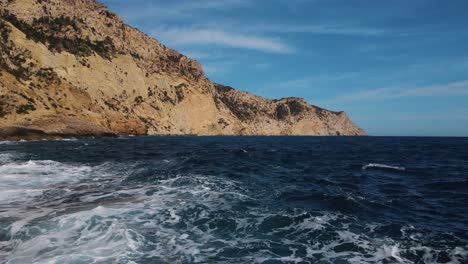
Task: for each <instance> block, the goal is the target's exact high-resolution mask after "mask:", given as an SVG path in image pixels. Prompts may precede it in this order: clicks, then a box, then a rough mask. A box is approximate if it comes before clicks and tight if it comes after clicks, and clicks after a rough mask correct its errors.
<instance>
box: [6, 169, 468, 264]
mask: <svg viewBox="0 0 468 264" xmlns="http://www.w3.org/2000/svg"><path fill="white" fill-rule="evenodd" d="M52 164H53V163H52ZM56 165H57V164H56ZM110 167H111V166H108V167H107V168H110ZM99 186H100V184H99V183H96V185H95V186H94V187H93V188H99ZM101 193H102V192H101ZM112 198H113V199H112ZM255 200H256V198H255V197H254V196H252V195H251V194H250V193H249V192H248V190H247V189H245V188H244V186H243V185H242V183H241V182H238V181H235V180H229V179H226V178H217V177H213V176H203V175H190V174H188V175H178V176H176V177H172V178H169V179H162V180H159V181H158V182H157V183H155V184H151V185H144V186H142V185H137V186H133V187H132V188H129V189H124V190H115V191H113V192H106V193H105V194H101V195H97V194H96V193H92V194H86V193H84V194H83V195H82V196H81V197H80V199H79V202H80V203H82V204H83V209H81V210H76V209H75V210H71V211H70V212H69V213H61V214H45V213H44V212H43V209H41V210H40V212H37V213H36V214H35V212H34V211H30V215H35V218H32V219H31V218H30V219H28V221H27V222H25V221H24V220H22V221H18V222H15V223H14V224H13V226H14V228H12V229H14V230H15V231H16V232H15V233H12V234H11V235H12V240H13V241H16V242H15V243H16V244H15V246H14V250H13V251H12V252H11V253H10V254H9V255H8V257H7V263H8V264H14V263H32V262H34V263H70V262H74V261H79V262H102V263H107V262H115V263H131V262H132V261H133V262H135V263H138V261H139V260H143V259H144V260H145V261H148V262H157V263H189V262H190V263H206V262H210V261H213V260H216V262H218V263H265V262H266V263H270V262H275V261H276V262H284V263H300V262H306V263H307V262H317V261H321V262H324V263H334V262H340V261H341V262H344V263H379V262H399V263H412V262H413V261H412V260H413V259H414V258H416V257H417V256H419V255H421V254H424V256H425V259H426V260H428V261H432V262H434V263H436V262H437V259H438V258H439V257H440V254H442V252H445V253H446V256H447V258H448V259H450V260H452V261H453V263H457V261H459V260H461V259H464V258H466V252H467V249H466V248H462V247H456V248H453V249H450V250H448V251H447V250H445V251H444V250H439V249H434V248H431V247H428V246H421V245H422V242H421V241H416V242H417V243H414V242H415V241H414V239H417V238H419V237H424V235H423V234H420V235H416V234H415V232H413V231H411V230H409V231H408V230H404V231H405V232H402V233H403V234H404V236H407V238H404V239H403V240H400V241H397V240H394V239H392V238H389V237H384V236H381V235H379V233H378V231H376V230H379V229H380V228H379V227H378V226H379V225H378V224H374V226H369V224H368V223H366V224H363V225H364V226H363V227H361V231H358V230H356V226H357V225H360V223H359V221H358V219H356V218H354V217H349V216H346V215H343V214H338V213H331V212H316V213H311V212H304V211H302V210H298V209H297V210H294V211H285V210H282V209H280V208H278V210H276V212H273V211H272V210H270V209H268V208H261V207H256V206H252V205H251V202H253V201H255ZM104 201H107V202H104ZM34 219H40V221H38V220H34ZM350 225H352V226H354V227H353V228H350ZM367 226H369V227H367ZM407 229H410V228H407Z"/></svg>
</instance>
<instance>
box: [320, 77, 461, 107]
mask: <svg viewBox="0 0 468 264" xmlns="http://www.w3.org/2000/svg"><path fill="white" fill-rule="evenodd" d="M434 96H437V97H453V96H468V80H467V81H460V82H452V83H447V84H443V85H433V86H425V87H414V88H406V89H405V88H402V87H384V88H378V89H372V90H363V91H359V92H356V93H353V94H348V95H342V96H338V97H336V98H334V99H332V100H329V101H328V102H327V103H329V104H332V103H342V102H351V101H362V100H370V99H372V100H382V99H397V98H404V97H434Z"/></svg>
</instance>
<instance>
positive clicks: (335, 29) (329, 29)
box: [251, 24, 390, 36]
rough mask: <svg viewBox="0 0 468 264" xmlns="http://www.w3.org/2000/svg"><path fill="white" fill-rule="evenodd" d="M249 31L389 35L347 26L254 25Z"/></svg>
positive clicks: (385, 31) (378, 30)
mask: <svg viewBox="0 0 468 264" xmlns="http://www.w3.org/2000/svg"><path fill="white" fill-rule="evenodd" d="M251 30H256V31H260V32H271V33H309V34H328V35H364V36H377V35H383V34H386V33H390V32H389V31H388V30H386V29H378V28H370V27H359V26H349V25H328V24H316V25H297V24H276V25H271V24H268V25H262V24H260V25H254V26H253V27H251Z"/></svg>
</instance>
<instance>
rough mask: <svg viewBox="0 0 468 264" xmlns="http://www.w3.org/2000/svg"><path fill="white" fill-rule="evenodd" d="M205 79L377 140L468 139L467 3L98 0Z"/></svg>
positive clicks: (436, 0) (417, 0)
mask: <svg viewBox="0 0 468 264" xmlns="http://www.w3.org/2000/svg"><path fill="white" fill-rule="evenodd" d="M101 2H102V3H103V4H105V5H106V6H108V7H109V8H110V9H111V10H112V11H114V12H116V13H117V14H119V15H120V16H121V17H122V18H123V20H124V21H125V22H126V23H127V24H129V25H131V26H133V27H136V28H138V29H140V30H141V31H143V32H145V33H146V34H148V35H149V36H151V37H154V38H156V39H157V40H158V41H160V42H162V43H163V44H165V45H166V46H168V47H170V48H172V49H175V50H178V51H179V52H181V53H183V54H185V55H187V56H189V57H191V58H193V59H196V60H198V61H199V62H200V63H201V64H202V65H203V68H204V71H205V73H206V74H207V76H208V78H209V79H210V80H212V81H214V82H217V83H221V84H224V85H228V86H232V87H235V88H237V89H239V90H242V91H247V92H250V93H254V94H258V95H261V96H264V97H266V98H270V99H278V98H283V97H301V98H304V99H306V100H307V101H308V102H309V103H311V104H313V105H318V106H320V107H324V108H327V109H330V110H334V111H345V112H347V114H348V115H349V116H350V118H351V119H352V121H353V122H354V123H356V124H357V125H358V126H360V127H362V128H363V129H364V130H366V131H367V132H368V133H369V134H370V135H376V136H468V15H467V13H466V12H467V10H468V1H466V0H450V1H443V0H411V1H408V0H392V1H374V0H173V1H167V0H101Z"/></svg>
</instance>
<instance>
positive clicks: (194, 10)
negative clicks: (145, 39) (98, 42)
mask: <svg viewBox="0 0 468 264" xmlns="http://www.w3.org/2000/svg"><path fill="white" fill-rule="evenodd" d="M108 1H110V0H108ZM113 1H115V2H123V0H113ZM132 2H134V3H133V4H132V5H131V6H130V7H131V8H126V9H125V10H122V11H123V12H122V14H123V16H124V17H125V18H126V19H129V20H132V21H135V20H144V19H149V18H151V19H152V20H180V19H182V18H187V17H195V16H197V15H200V12H205V11H207V12H208V11H217V10H226V9H228V10H229V9H232V8H239V7H244V6H249V5H250V4H251V1H248V0H198V1H192V0H185V1H184V0H180V1H174V2H170V1H163V0H152V1H146V0H144V1H143V0H132Z"/></svg>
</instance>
